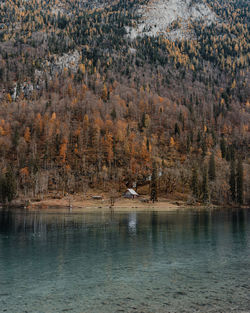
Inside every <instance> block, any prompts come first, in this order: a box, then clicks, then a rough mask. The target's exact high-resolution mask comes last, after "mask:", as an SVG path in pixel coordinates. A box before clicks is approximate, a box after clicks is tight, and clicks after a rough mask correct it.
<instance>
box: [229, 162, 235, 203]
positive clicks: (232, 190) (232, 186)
mask: <svg viewBox="0 0 250 313" xmlns="http://www.w3.org/2000/svg"><path fill="white" fill-rule="evenodd" d="M235 179H236V175H235V163H234V160H233V159H232V160H231V163H230V178H229V185H230V193H231V198H232V201H233V202H234V201H235V199H236V181H235Z"/></svg>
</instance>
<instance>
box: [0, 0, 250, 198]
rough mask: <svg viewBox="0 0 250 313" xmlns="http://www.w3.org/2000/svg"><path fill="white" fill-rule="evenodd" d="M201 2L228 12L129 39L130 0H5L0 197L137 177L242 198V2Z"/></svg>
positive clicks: (153, 186) (161, 186) (171, 189)
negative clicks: (189, 35) (189, 34)
mask: <svg viewBox="0 0 250 313" xmlns="http://www.w3.org/2000/svg"><path fill="white" fill-rule="evenodd" d="M207 2H208V4H209V5H210V6H211V7H212V8H213V10H214V11H215V12H216V13H217V15H218V16H220V17H221V19H223V20H224V21H225V22H221V23H218V24H216V25H215V24H213V25H210V26H204V25H202V23H199V22H197V23H194V24H193V25H191V26H190V27H192V29H193V31H194V33H195V36H196V37H195V38H194V39H193V40H176V41H170V40H168V39H166V38H164V37H163V36H159V37H155V38H153V37H147V36H144V37H140V38H136V39H135V40H131V39H129V38H128V36H127V34H126V26H132V25H133V23H136V21H137V20H138V18H139V16H138V13H137V12H138V11H137V10H136V9H137V7H138V5H139V4H140V3H142V2H140V1H136V0H135V1H129V2H128V1H110V2H108V3H107V2H106V5H105V6H103V4H102V2H100V3H99V7H97V8H93V7H92V5H91V3H87V2H86V3H85V4H83V3H82V1H71V2H68V1H60V2H58V1H56V0H55V1H29V2H27V1H22V0H18V1H17V0H13V1H8V0H7V1H5V2H1V3H0V7H1V10H0V27H1V29H0V41H1V42H0V155H1V162H0V173H1V201H2V202H4V201H5V202H6V201H10V200H12V198H13V197H14V196H15V195H17V196H25V197H31V196H32V197H43V196H44V195H46V194H49V193H50V192H52V191H56V192H58V193H60V194H61V195H62V194H64V193H65V192H78V191H79V192H85V191H86V190H87V189H88V188H91V187H96V186H98V187H99V188H103V189H104V190H109V189H110V188H111V186H112V188H113V187H114V186H115V188H117V190H119V191H121V190H122V189H123V188H125V186H126V185H127V186H132V184H133V183H134V182H136V183H137V186H139V187H140V186H141V187H142V188H143V186H147V185H148V186H149V188H148V189H147V190H149V192H150V194H151V198H152V199H154V200H156V199H157V195H158V194H165V195H171V194H173V193H174V194H175V196H180V195H181V196H182V197H183V198H187V197H188V196H189V197H193V198H194V199H196V200H198V201H204V202H208V201H214V202H218V203H225V202H233V203H236V202H237V203H239V204H242V203H246V202H249V194H250V192H249V188H250V185H249V184H250V182H249V177H250V175H249V167H250V166H249V143H250V141H249V138H250V136H249V113H250V104H249V88H248V85H247V81H248V78H249V77H248V76H249V73H248V68H249V23H248V7H247V6H246V5H245V2H244V1H243V0H242V1H229V2H230V5H228V1H227V2H225V1H222V0H221V1H219V0H218V1H208V0H207ZM10 25H11V27H10ZM10 173H11V174H10ZM150 177H151V180H150ZM152 179H153V180H152Z"/></svg>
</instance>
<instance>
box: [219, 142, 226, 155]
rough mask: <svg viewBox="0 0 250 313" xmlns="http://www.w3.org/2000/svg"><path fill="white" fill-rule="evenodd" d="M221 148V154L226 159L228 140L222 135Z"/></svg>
mask: <svg viewBox="0 0 250 313" xmlns="http://www.w3.org/2000/svg"><path fill="white" fill-rule="evenodd" d="M220 150H221V156H222V157H223V159H224V158H225V156H226V142H225V139H224V137H222V139H221V141H220Z"/></svg>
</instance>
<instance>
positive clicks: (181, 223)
mask: <svg viewBox="0 0 250 313" xmlns="http://www.w3.org/2000/svg"><path fill="white" fill-rule="evenodd" d="M249 224H250V211H249V210H233V211H232V210H230V211H229V210H223V211H214V212H195V211H188V212H180V211H178V212H168V213H163V212H158V213H157V212H147V213H135V212H132V213H121V214H118V213H115V214H114V213H113V214H111V213H98V214H74V213H69V212H65V213H57V214H56V213H50V212H49V211H47V212H45V211H43V212H28V211H27V212H25V211H16V210H15V211H14V210H12V211H11V210H9V211H0V312H11V313H12V312H17V313H18V312H29V313H30V312H43V313H44V312H47V313H49V312H63V311H65V312H66V311H70V312H76V313H78V312H79V313H80V312H89V313H93V312H97V313H98V312H100V313H106V312H108V313H110V312H145V313H148V312H159V313H160V312H242V313H243V312H247V311H249V312H250V300H249V290H250V227H249Z"/></svg>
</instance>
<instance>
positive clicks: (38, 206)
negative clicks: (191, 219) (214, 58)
mask: <svg viewBox="0 0 250 313" xmlns="http://www.w3.org/2000/svg"><path fill="white" fill-rule="evenodd" d="M25 202H26V201H24V202H19V203H18V204H17V205H18V206H19V207H23V208H24V209H28V210H31V211H32V210H50V211H53V212H54V211H55V212H59V211H63V212H65V211H66V212H69V211H70V212H75V213H81V212H83V213H84V212H86V213H91V212H93V213H97V212H147V211H148V212H152V211H158V212H170V211H178V210H184V209H187V210H188V209H196V210H199V209H215V208H216V207H217V206H214V205H212V204H210V205H204V204H200V203H196V204H191V205H190V204H187V203H186V201H183V200H174V199H173V200H172V199H165V198H159V200H158V201H157V202H154V203H152V202H151V201H148V202H144V201H143V200H142V199H141V198H138V199H124V198H117V199H116V200H115V202H114V205H113V206H111V204H110V199H109V198H107V197H103V198H102V199H101V200H95V199H91V197H89V196H88V197H83V196H80V195H77V196H70V198H69V197H64V198H61V199H53V198H47V199H44V200H39V201H35V200H33V201H27V203H26V204H24V205H23V203H25Z"/></svg>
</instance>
